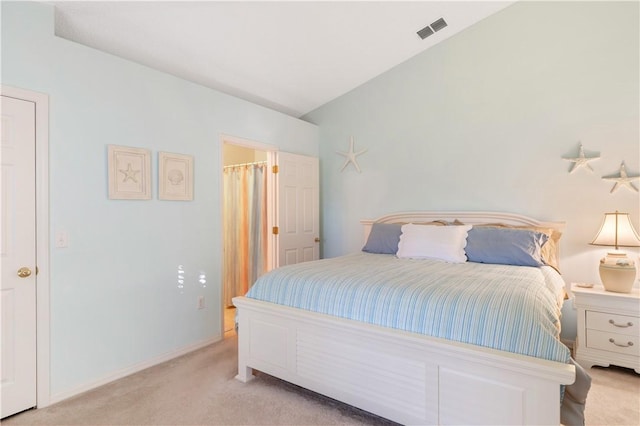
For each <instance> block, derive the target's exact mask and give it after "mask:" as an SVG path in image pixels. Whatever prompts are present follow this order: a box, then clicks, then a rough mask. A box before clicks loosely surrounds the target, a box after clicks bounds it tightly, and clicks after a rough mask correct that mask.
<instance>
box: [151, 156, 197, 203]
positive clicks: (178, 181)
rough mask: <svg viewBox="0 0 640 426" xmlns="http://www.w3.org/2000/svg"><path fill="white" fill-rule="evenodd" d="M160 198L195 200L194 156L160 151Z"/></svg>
mask: <svg viewBox="0 0 640 426" xmlns="http://www.w3.org/2000/svg"><path fill="white" fill-rule="evenodd" d="M158 199H159V200H173V201H192V200H193V156H191V155H185V154H175V153H171V152H159V153H158Z"/></svg>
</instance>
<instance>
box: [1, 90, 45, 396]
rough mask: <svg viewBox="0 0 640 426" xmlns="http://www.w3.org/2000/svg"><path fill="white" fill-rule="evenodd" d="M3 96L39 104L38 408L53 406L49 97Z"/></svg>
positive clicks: (21, 93) (34, 94) (24, 93)
mask: <svg viewBox="0 0 640 426" xmlns="http://www.w3.org/2000/svg"><path fill="white" fill-rule="evenodd" d="M0 94H2V95H3V96H7V97H10V98H16V99H22V100H24V101H29V102H33V103H34V104H35V110H36V117H35V126H36V158H35V160H36V224H35V225H36V262H37V265H36V267H37V277H36V348H37V349H36V407H37V408H42V407H46V406H48V405H49V403H50V397H51V392H50V382H51V371H50V365H49V361H50V330H49V324H50V315H51V312H50V307H49V300H50V281H49V273H50V269H49V96H48V95H47V94H44V93H39V92H34V91H31V90H26V89H20V88H17V87H11V86H6V85H0Z"/></svg>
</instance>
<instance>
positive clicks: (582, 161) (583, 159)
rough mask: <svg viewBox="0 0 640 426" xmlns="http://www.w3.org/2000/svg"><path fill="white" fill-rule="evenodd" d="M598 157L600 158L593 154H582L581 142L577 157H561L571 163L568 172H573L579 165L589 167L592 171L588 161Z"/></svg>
mask: <svg viewBox="0 0 640 426" xmlns="http://www.w3.org/2000/svg"><path fill="white" fill-rule="evenodd" d="M599 158H600V156H599V155H598V156H595V157H587V156H585V155H584V148H583V147H582V143H580V151H579V152H578V156H577V157H562V159H563V160H567V161H571V162H572V163H573V164H572V165H571V168H570V169H569V173H573V172H574V171H576V170H577V169H579V168H580V167H586V168H587V169H589V170H591V171H592V172H593V168H592V167H591V165H590V164H589V161H593V160H597V159H599Z"/></svg>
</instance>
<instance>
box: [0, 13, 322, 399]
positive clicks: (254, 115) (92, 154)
mask: <svg viewBox="0 0 640 426" xmlns="http://www.w3.org/2000/svg"><path fill="white" fill-rule="evenodd" d="M53 24H54V21H53V8H52V6H50V5H46V4H38V3H22V2H20V3H12V2H2V84H3V85H8V86H14V87H20V88H25V89H30V90H34V91H39V92H43V93H47V94H48V95H49V96H50V98H49V99H50V141H49V152H50V161H49V170H50V176H49V185H50V188H49V190H50V224H51V234H52V235H51V241H52V242H53V241H54V239H53V235H54V234H55V232H56V231H61V230H64V231H66V232H68V235H69V248H65V249H57V248H54V247H53V244H52V247H51V393H52V395H53V396H54V397H55V395H57V394H64V393H69V392H73V389H75V388H78V387H80V388H81V387H82V386H85V385H86V384H90V383H92V382H95V381H97V380H101V379H103V378H104V377H108V376H109V375H111V374H113V373H114V372H117V371H120V370H123V369H126V368H129V367H131V366H134V365H136V364H138V363H143V362H146V361H148V360H150V359H153V358H156V357H159V356H162V355H164V354H166V353H170V352H172V351H176V350H179V349H181V348H184V347H188V346H189V345H193V344H197V343H199V342H203V341H207V340H211V339H215V338H217V337H219V336H220V330H221V325H220V305H221V302H220V296H219V295H220V283H219V281H220V280H219V278H220V267H221V229H220V228H221V227H220V223H221V218H220V196H221V195H220V175H221V170H220V161H221V159H220V135H221V134H227V135H233V136H237V137H242V138H246V139H251V140H255V141H259V142H262V143H264V144H271V145H274V146H276V147H279V148H280V149H281V150H284V151H289V152H295V153H300V154H305V155H314V156H317V155H318V142H317V137H318V130H317V128H316V126H314V125H312V124H309V123H306V122H303V121H301V120H297V119H294V118H291V117H288V116H286V115H283V114H280V113H277V112H274V111H271V110H268V109H265V108H262V107H259V106H256V105H253V104H250V103H248V102H245V101H242V100H239V99H236V98H233V97H230V96H226V95H224V94H221V93H219V92H216V91H213V90H209V89H206V88H203V87H201V86H198V85H196V84H192V83H189V82H186V81H184V80H181V79H178V78H175V77H173V76H170V75H167V74H164V73H161V72H157V71H154V70H151V69H149V68H146V67H144V66H140V65H138V64H135V63H132V62H128V61H126V60H123V59H120V58H117V57H115V56H112V55H109V54H105V53H102V52H99V51H97V50H93V49H91V48H87V47H85V46H82V45H79V44H75V43H72V42H69V41H67V40H64V39H61V38H58V37H55V36H54V33H53ZM108 144H117V145H125V146H133V147H143V148H148V149H150V150H151V151H152V176H153V179H152V182H153V188H152V190H153V194H154V197H153V198H154V199H153V200H150V201H122V200H109V199H107V174H106V158H107V157H106V153H107V145H108ZM158 151H168V152H176V153H183V154H189V155H193V156H194V158H195V200H194V201H193V202H176V201H174V202H171V201H159V200H158V199H157V195H156V194H157V178H156V175H157V153H158ZM178 265H184V269H185V271H186V281H187V285H186V288H185V290H184V291H183V292H182V293H180V292H179V291H178V289H177V268H178ZM200 272H203V273H205V274H206V275H207V277H208V278H207V279H208V282H207V287H206V288H202V287H201V286H200V285H199V284H198V283H197V279H198V273H200ZM200 295H203V296H205V300H206V304H207V308H206V309H204V310H197V309H196V307H197V298H198V296H200Z"/></svg>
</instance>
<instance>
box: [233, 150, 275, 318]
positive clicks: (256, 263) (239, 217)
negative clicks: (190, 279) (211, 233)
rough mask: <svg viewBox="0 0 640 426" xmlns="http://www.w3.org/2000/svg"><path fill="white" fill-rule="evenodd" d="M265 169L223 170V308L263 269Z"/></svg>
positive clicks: (249, 166)
mask: <svg viewBox="0 0 640 426" xmlns="http://www.w3.org/2000/svg"><path fill="white" fill-rule="evenodd" d="M266 169H267V166H266V162H260V163H252V164H243V165H238V166H227V167H225V168H224V173H223V175H224V230H223V238H224V294H223V297H224V302H225V306H232V302H231V299H232V298H233V297H235V296H242V295H244V294H245V293H246V292H247V291H248V290H249V287H251V286H252V285H253V283H254V282H255V281H256V279H258V277H259V276H260V275H262V274H263V273H264V272H265V271H266V268H267V197H266V191H267V174H266Z"/></svg>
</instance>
